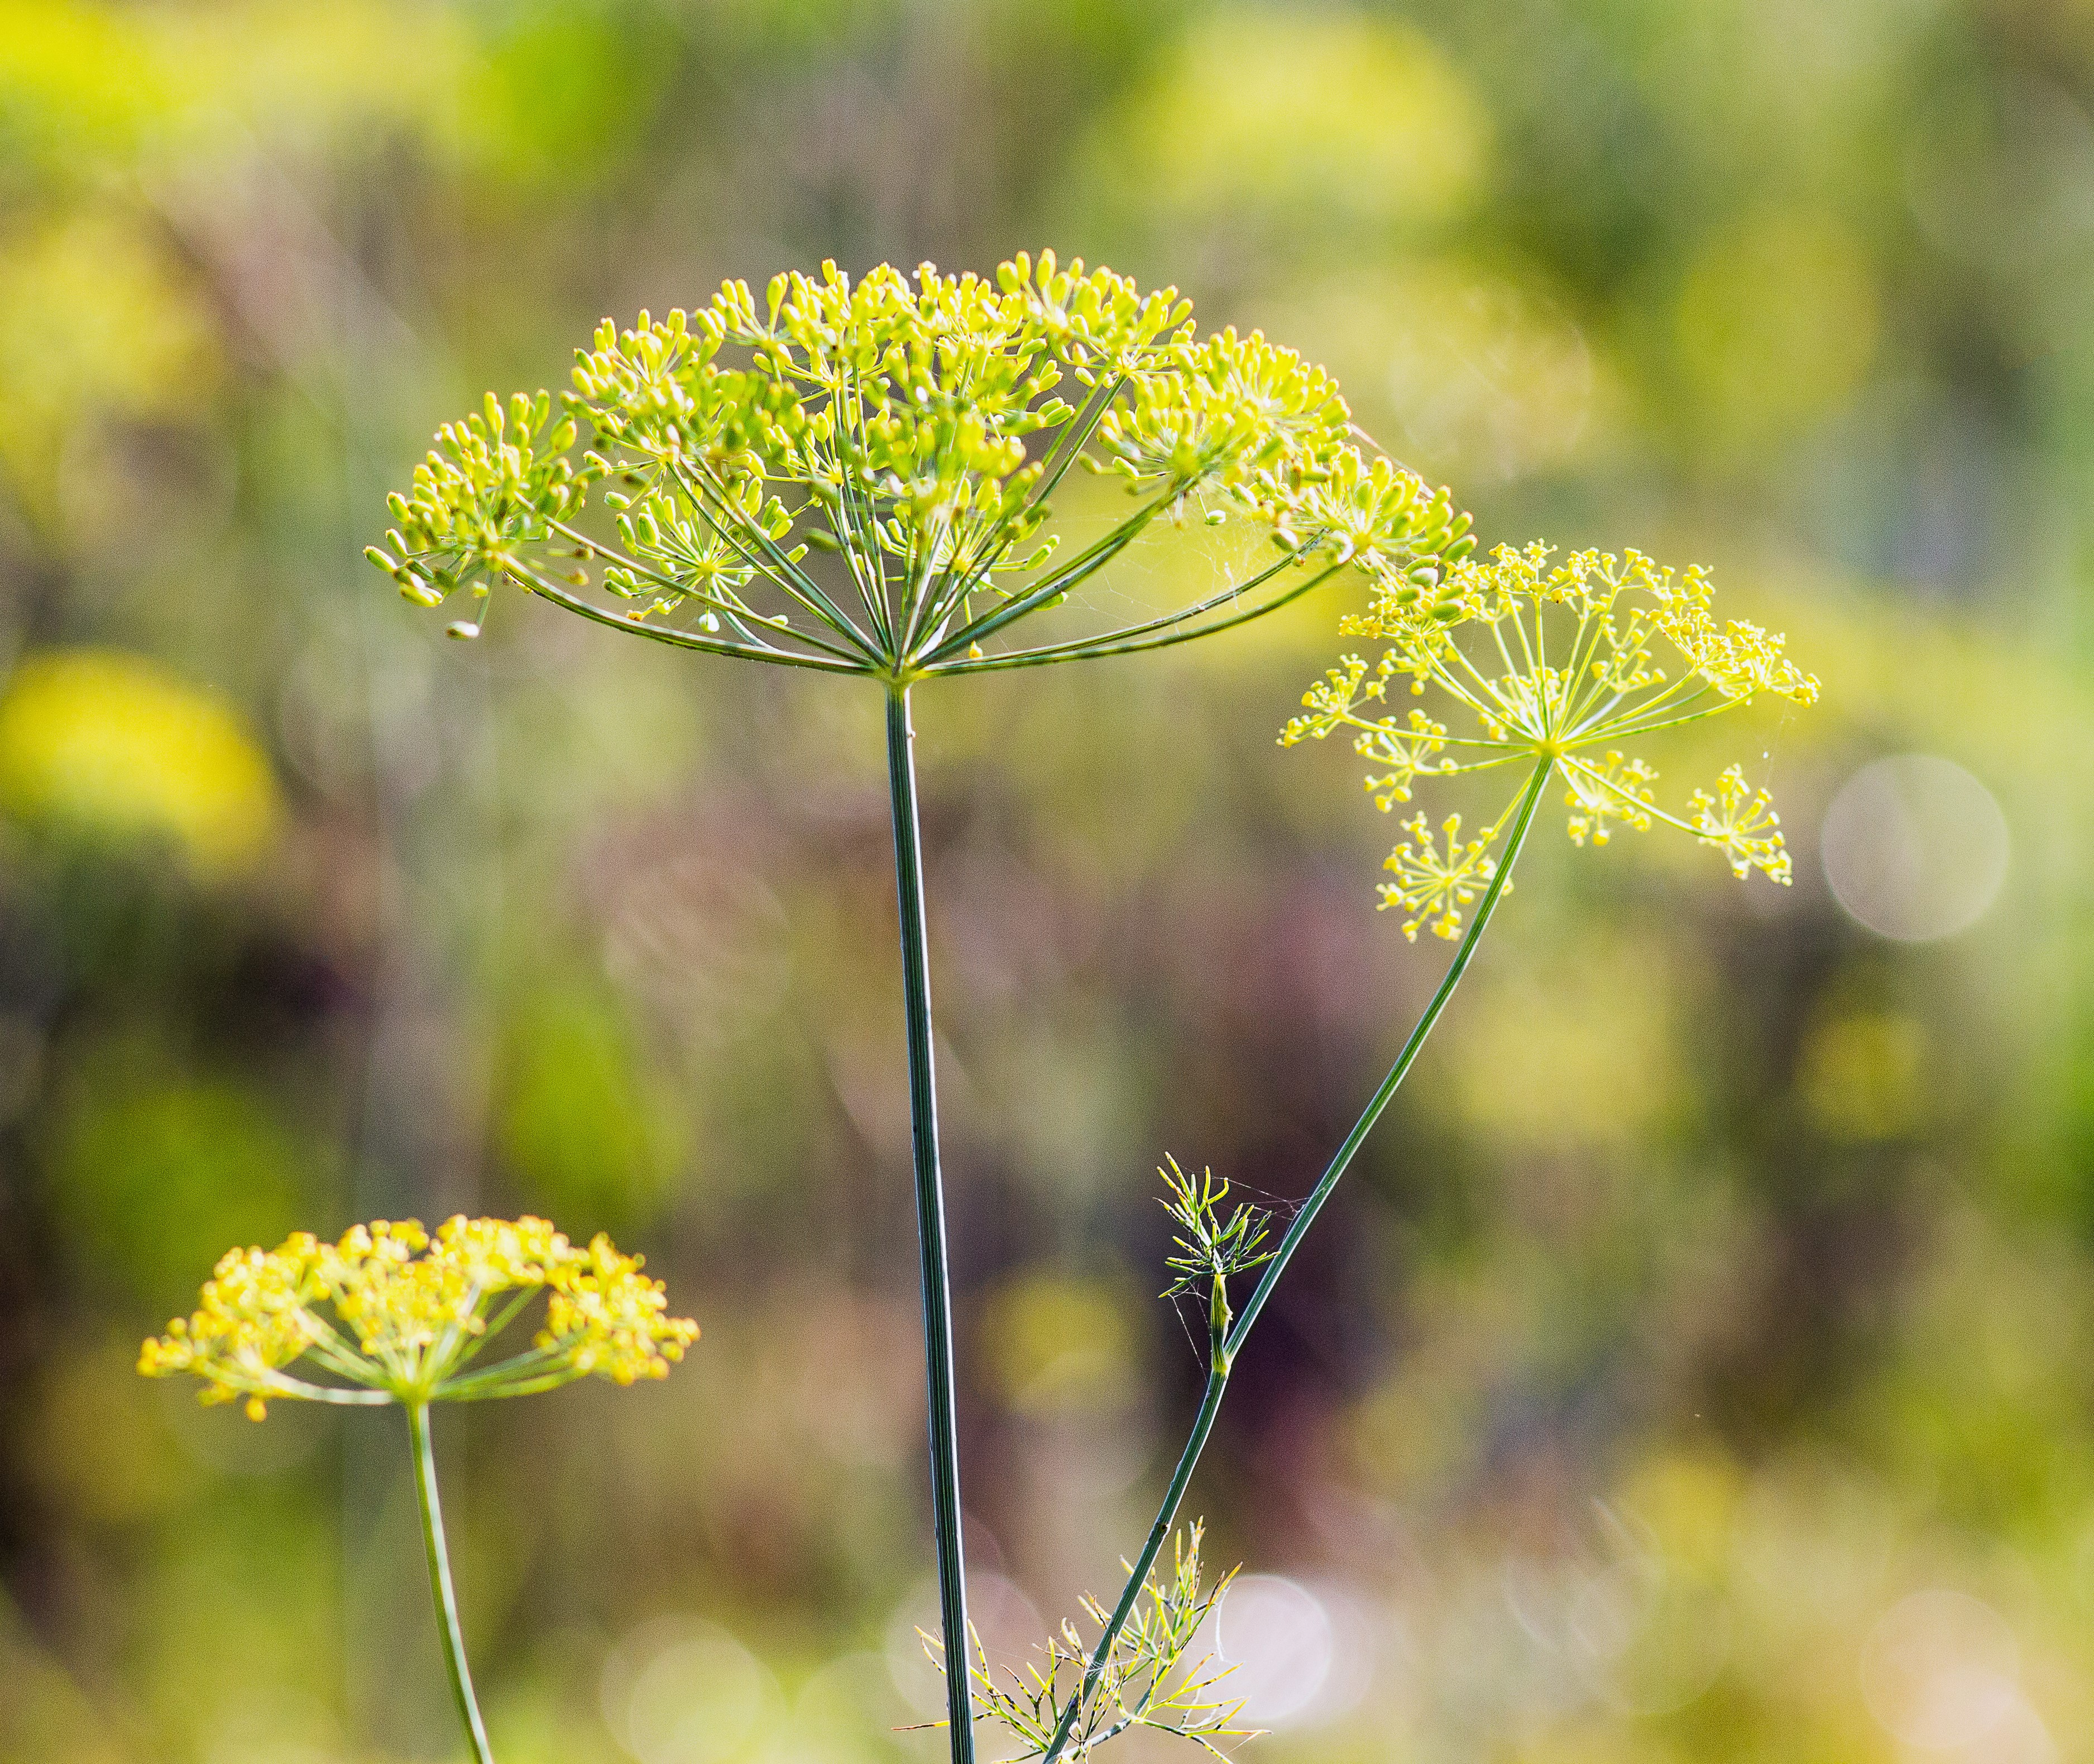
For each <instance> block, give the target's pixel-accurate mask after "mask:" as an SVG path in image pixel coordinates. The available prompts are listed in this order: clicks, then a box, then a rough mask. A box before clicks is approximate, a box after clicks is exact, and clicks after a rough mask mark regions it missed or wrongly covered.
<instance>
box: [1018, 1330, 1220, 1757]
mask: <svg viewBox="0 0 2094 1764" xmlns="http://www.w3.org/2000/svg"><path fill="white" fill-rule="evenodd" d="M1228 1383H1229V1368H1228V1362H1227V1361H1226V1360H1217V1361H1216V1362H1214V1364H1212V1365H1210V1366H1209V1367H1208V1369H1207V1394H1206V1397H1205V1399H1204V1400H1202V1401H1201V1404H1200V1412H1199V1414H1197V1415H1196V1416H1194V1417H1193V1431H1192V1432H1191V1433H1189V1434H1188V1435H1187V1436H1186V1439H1185V1449H1184V1451H1182V1452H1180V1453H1179V1454H1178V1467H1177V1469H1175V1471H1172V1472H1171V1486H1170V1487H1169V1488H1166V1490H1165V1491H1164V1493H1163V1504H1162V1505H1161V1506H1159V1507H1158V1509H1157V1510H1156V1523H1154V1524H1153V1525H1152V1526H1150V1527H1149V1539H1148V1541H1147V1542H1145V1544H1143V1545H1142V1546H1141V1553H1140V1555H1139V1556H1137V1557H1136V1558H1135V1559H1134V1562H1133V1565H1132V1566H1131V1567H1129V1568H1128V1570H1127V1584H1126V1585H1125V1586H1124V1587H1123V1588H1121V1589H1120V1595H1119V1605H1116V1606H1115V1607H1114V1610H1113V1614H1112V1621H1111V1622H1110V1623H1107V1624H1106V1632H1105V1634H1104V1635H1103V1636H1100V1637H1099V1638H1098V1645H1097V1651H1096V1652H1094V1653H1093V1654H1092V1655H1091V1663H1090V1664H1089V1665H1088V1666H1086V1667H1084V1682H1083V1685H1082V1688H1080V1689H1079V1690H1078V1692H1076V1694H1075V1696H1074V1697H1071V1698H1070V1699H1069V1706H1068V1707H1067V1709H1065V1710H1062V1719H1061V1722H1060V1723H1059V1725H1058V1726H1057V1727H1055V1729H1054V1739H1053V1740H1052V1741H1051V1742H1050V1743H1049V1745H1048V1747H1047V1750H1046V1752H1045V1754H1044V1757H1043V1764H1054V1760H1055V1759H1057V1758H1058V1757H1060V1756H1061V1755H1062V1747H1064V1746H1065V1745H1067V1744H1068V1743H1069V1730H1070V1729H1071V1727H1075V1724H1076V1717H1077V1715H1078V1714H1079V1713H1080V1712H1081V1710H1082V1709H1083V1707H1084V1705H1085V1704H1086V1703H1088V1701H1090V1700H1091V1692H1092V1691H1093V1689H1094V1688H1096V1686H1097V1682H1098V1679H1099V1677H1100V1675H1101V1674H1102V1673H1103V1672H1104V1671H1105V1669H1106V1662H1107V1661H1108V1660H1110V1658H1112V1651H1113V1644H1114V1643H1115V1642H1116V1641H1118V1640H1119V1632H1120V1631H1122V1630H1123V1629H1124V1628H1126V1627H1127V1618H1130V1617H1131V1616H1132V1615H1133V1614H1134V1603H1135V1601H1136V1599H1138V1598H1140V1597H1141V1589H1142V1588H1143V1587H1144V1586H1145V1585H1147V1584H1148V1582H1149V1570H1150V1569H1151V1568H1153V1566H1155V1565H1156V1553H1157V1552H1158V1550H1160V1549H1162V1547H1163V1540H1164V1539H1165V1538H1166V1537H1168V1536H1170V1535H1171V1520H1173V1519H1175V1518H1176V1517H1177V1516H1178V1503H1179V1502H1180V1501H1182V1500H1184V1498H1185V1487H1186V1484H1188V1483H1189V1482H1191V1481H1192V1479H1193V1470H1194V1468H1195V1467H1196V1466H1197V1465H1198V1463H1199V1462H1200V1454H1201V1452H1203V1451H1205V1450H1206V1446H1207V1436H1208V1435H1209V1434H1210V1433H1211V1432H1214V1417H1215V1416H1216V1415H1218V1414H1220V1413H1221V1410H1222V1393H1223V1391H1225V1390H1227V1388H1228Z"/></svg>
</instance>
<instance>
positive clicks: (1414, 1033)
mask: <svg viewBox="0 0 2094 1764" xmlns="http://www.w3.org/2000/svg"><path fill="white" fill-rule="evenodd" d="M1553 767H1554V762H1553V759H1552V758H1550V757H1549V756H1548V755H1545V754H1544V756H1543V757H1542V758H1541V760H1540V763H1538V764H1536V767H1535V768H1534V771H1533V775H1532V776H1531V777H1530V778H1529V780H1527V790H1526V793H1524V794H1523V796H1522V797H1520V799H1519V806H1518V813H1517V815H1515V817H1514V821H1513V824H1512V828H1511V831H1510V834H1509V836H1507V839H1506V841H1505V861H1504V862H1502V863H1501V864H1500V865H1499V866H1498V867H1497V871H1496V873H1495V874H1494V875H1492V877H1491V880H1490V882H1489V884H1488V886H1487V887H1486V888H1485V889H1484V895H1483V898H1482V899H1481V900H1480V901H1479V902H1478V903H1477V906H1476V911H1475V917H1474V918H1473V919H1471V922H1470V924H1469V928H1468V930H1467V932H1466V934H1465V935H1464V936H1463V937H1462V941H1461V945H1460V947H1459V948H1458V949H1456V950H1455V952H1454V957H1453V960H1452V961H1451V962H1449V963H1448V964H1447V971H1446V973H1445V975H1442V976H1441V977H1440V984H1439V986H1438V988H1436V990H1435V991H1434V993H1433V994H1432V997H1431V1001H1430V1002H1429V1003H1427V1006H1426V1007H1425V1009H1424V1010H1423V1013H1422V1014H1421V1015H1419V1017H1418V1021H1417V1023H1415V1024H1414V1026H1413V1028H1412V1029H1411V1032H1410V1036H1409V1037H1408V1038H1407V1039H1406V1040H1405V1042H1404V1044H1403V1048H1402V1051H1401V1052H1400V1053H1399V1054H1397V1057H1396V1063H1395V1064H1394V1065H1393V1066H1392V1067H1390V1068H1389V1071H1388V1076H1387V1077H1386V1078H1384V1079H1383V1080H1382V1081H1381V1084H1380V1086H1379V1088H1377V1089H1376V1090H1375V1093H1374V1095H1373V1097H1371V1098H1370V1099H1369V1100H1368V1102H1367V1106H1366V1108H1365V1109H1364V1110H1362V1111H1361V1113H1360V1117H1359V1119H1358V1120H1357V1121H1355V1122H1354V1123H1353V1127H1352V1131H1351V1132H1349V1133H1347V1134H1346V1135H1345V1139H1344V1141H1342V1142H1341V1143H1340V1145H1339V1147H1338V1149H1337V1151H1336V1154H1333V1156H1332V1159H1331V1162H1330V1163H1329V1165H1328V1166H1327V1167H1326V1168H1325V1170H1324V1171H1323V1175H1322V1176H1321V1177H1320V1178H1319V1180H1318V1181H1317V1184H1316V1186H1315V1187H1314V1188H1312V1189H1311V1190H1310V1193H1309V1196H1308V1198H1307V1199H1306V1200H1305V1201H1303V1202H1302V1203H1301V1209H1300V1210H1299V1211H1297V1213H1296V1214H1295V1215H1294V1218H1293V1219H1292V1222H1291V1223H1289V1224H1288V1227H1287V1230H1286V1232H1284V1234H1283V1236H1281V1238H1280V1240H1279V1245H1278V1247H1277V1248H1276V1249H1274V1251H1273V1252H1272V1253H1271V1257H1270V1258H1269V1259H1267V1260H1266V1262H1265V1264H1264V1267H1265V1271H1264V1273H1263V1274H1262V1275H1261V1276H1260V1277H1259V1280H1258V1284H1257V1286H1256V1287H1254V1288H1253V1289H1252V1292H1251V1296H1250V1298H1249V1301H1247V1302H1246V1303H1245V1306H1244V1308H1243V1312H1242V1314H1240V1316H1236V1317H1234V1318H1233V1319H1232V1317H1231V1314H1230V1311H1229V1307H1228V1301H1227V1289H1226V1287H1225V1285H1224V1284H1223V1279H1222V1277H1221V1275H1219V1273H1218V1274H1217V1275H1216V1276H1215V1279H1214V1295H1213V1298H1212V1301H1211V1302H1210V1306H1209V1312H1208V1314H1209V1319H1210V1320H1209V1338H1208V1349H1207V1388H1206V1394H1205V1395H1204V1396H1203V1397H1201V1401H1200V1409H1199V1412H1198V1414H1196V1415H1195V1416H1194V1417H1193V1426H1192V1430H1191V1432H1188V1434H1187V1435H1186V1438H1185V1445H1184V1449H1183V1450H1182V1451H1180V1453H1179V1454H1178V1464H1177V1467H1176V1468H1175V1470H1174V1471H1172V1472H1171V1481H1170V1484H1169V1486H1168V1487H1166V1488H1165V1490H1164V1492H1163V1499H1162V1503H1161V1504H1160V1505H1158V1508H1157V1510H1156V1522H1155V1523H1154V1524H1153V1525H1152V1526H1150V1527H1149V1536H1148V1537H1147V1538H1146V1540H1144V1542H1143V1544H1142V1546H1141V1553H1140V1555H1138V1556H1137V1557H1136V1558H1135V1559H1134V1561H1133V1562H1132V1565H1131V1566H1129V1568H1128V1570H1127V1582H1126V1584H1125V1586H1124V1587H1123V1589H1122V1591H1121V1593H1120V1597H1119V1604H1118V1605H1115V1606H1114V1609H1113V1614H1112V1617H1111V1618H1110V1621H1109V1622H1108V1623H1106V1627H1105V1631H1104V1633H1103V1634H1101V1636H1099V1637H1098V1645H1097V1648H1096V1649H1095V1650H1094V1651H1093V1653H1092V1655H1091V1661H1090V1664H1089V1666H1088V1667H1086V1668H1085V1670H1084V1679H1083V1684H1082V1688H1081V1689H1080V1691H1079V1692H1078V1693H1077V1694H1076V1695H1075V1697H1071V1699H1070V1700H1069V1704H1068V1707H1067V1709H1066V1710H1064V1711H1063V1713H1062V1719H1061V1723H1060V1724H1059V1726H1058V1727H1057V1729H1056V1731H1055V1734H1054V1740H1053V1741H1052V1743H1051V1744H1049V1746H1048V1748H1047V1749H1046V1751H1045V1754H1044V1757H1043V1759H1042V1764H1057V1761H1058V1760H1059V1759H1060V1758H1061V1757H1062V1755H1063V1753H1064V1750H1065V1749H1066V1748H1067V1744H1068V1741H1069V1736H1070V1733H1071V1731H1072V1730H1073V1729H1074V1727H1075V1724H1076V1721H1077V1718H1078V1717H1079V1716H1080V1714H1082V1712H1083V1710H1084V1706H1085V1704H1086V1703H1087V1701H1088V1699H1089V1698H1090V1697H1091V1696H1092V1695H1093V1692H1094V1691H1095V1689H1096V1687H1097V1683H1098V1680H1099V1679H1100V1678H1101V1676H1102V1675H1103V1674H1104V1672H1105V1670H1106V1663H1107V1662H1109V1661H1110V1659H1111V1658H1112V1655H1113V1650H1114V1648H1115V1647H1117V1646H1118V1645H1119V1638H1120V1633H1121V1631H1123V1629H1124V1628H1125V1627H1126V1626H1127V1619H1128V1618H1129V1617H1130V1616H1131V1615H1132V1613H1133V1610H1134V1607H1135V1602H1136V1599H1137V1598H1138V1597H1140V1592H1141V1588H1142V1587H1143V1585H1144V1584H1145V1583H1146V1581H1147V1579H1148V1577H1149V1571H1150V1570H1151V1569H1152V1568H1153V1566H1155V1562H1156V1558H1157V1554H1158V1552H1159V1551H1160V1550H1161V1549H1162V1547H1163V1540H1164V1539H1165V1538H1166V1537H1168V1536H1170V1535H1171V1525H1172V1523H1173V1522H1174V1521H1175V1519H1176V1518H1177V1514H1178V1508H1179V1505H1180V1502H1181V1501H1184V1498H1185V1490H1186V1488H1188V1486H1189V1485H1190V1484H1191V1483H1192V1480H1193V1471H1194V1470H1195V1469H1197V1467H1198V1465H1199V1462H1200V1456H1201V1453H1203V1452H1204V1451H1205V1450H1206V1446H1207V1437H1208V1436H1209V1435H1210V1434H1211V1433H1212V1432H1214V1419H1215V1417H1216V1416H1218V1415H1219V1414H1220V1413H1221V1408H1222V1398H1223V1396H1224V1395H1225V1394H1226V1393H1227V1389H1228V1381H1229V1372H1230V1370H1231V1368H1232V1366H1234V1364H1235V1362H1236V1355H1237V1354H1238V1353H1240V1352H1241V1351H1242V1349H1243V1345H1244V1343H1245V1340H1247V1339H1248V1338H1249V1335H1250V1332H1251V1330H1252V1329H1253V1327H1255V1326H1256V1324H1257V1323H1258V1314H1259V1313H1260V1312H1261V1311H1262V1310H1264V1309H1265V1305H1266V1300H1267V1299H1269V1298H1270V1297H1271V1296H1272V1289H1273V1288H1275V1286H1277V1285H1278V1284H1279V1279H1280V1276H1281V1275H1284V1273H1285V1272H1286V1271H1287V1264H1288V1262H1290V1261H1291V1260H1292V1259H1293V1256H1294V1253H1295V1251H1296V1250H1297V1249H1300V1248H1301V1240H1302V1239H1303V1238H1305V1237H1306V1236H1308V1235H1309V1228H1310V1227H1311V1226H1312V1225H1314V1223H1315V1222H1316V1215H1317V1214H1319V1213H1320V1212H1321V1211H1322V1210H1323V1204H1324V1202H1325V1201H1328V1200H1329V1199H1330V1197H1331V1196H1332V1193H1333V1192H1334V1191H1335V1190H1336V1188H1337V1186H1338V1180H1339V1179H1340V1177H1341V1176H1343V1175H1345V1170H1346V1167H1348V1166H1349V1164H1350V1163H1351V1162H1352V1161H1353V1157H1354V1155H1355V1154H1357V1153H1358V1150H1359V1149H1360V1147H1361V1146H1362V1145H1363V1144H1365V1143H1366V1136H1367V1135H1368V1134H1369V1133H1371V1132H1373V1131H1374V1127H1375V1123H1376V1122H1377V1121H1379V1119H1381V1115H1382V1111H1383V1110H1385V1109H1386V1108H1388V1106H1389V1103H1390V1102H1391V1101H1392V1100H1393V1098H1394V1097H1395V1096H1396V1093H1397V1090H1398V1089H1399V1088H1401V1086H1402V1084H1403V1080H1405V1077H1407V1076H1408V1075H1409V1074H1410V1068H1411V1067H1412V1065H1413V1064H1414V1063H1415V1062H1416V1061H1417V1058H1418V1053H1419V1050H1420V1049H1423V1047H1424V1045H1425V1041H1426V1037H1427V1036H1429V1035H1431V1032H1432V1030H1433V1028H1434V1026H1435V1025H1436V1024H1437V1023H1438V1022H1439V1021H1440V1014H1441V1013H1442V1012H1444V1011H1445V1010H1446V1008H1447V1005H1448V1001H1449V1000H1450V999H1452V998H1453V996H1454V988H1456V987H1457V986H1458V985H1460V984H1461V983H1462V975H1463V974H1464V973H1466V971H1468V966H1469V962H1470V961H1471V958H1473V957H1474V956H1475V953H1476V945H1478V944H1479V942H1480V941H1482V939H1483V934H1484V927H1485V926H1486V925H1488V923H1490V921H1491V915H1492V913H1494V912H1495V911H1497V904H1498V901H1499V898H1500V897H1501V896H1502V895H1503V894H1504V893H1505V889H1506V887H1507V885H1508V884H1510V881H1511V880H1512V869H1513V865H1514V862H1515V861H1516V860H1517V859H1518V856H1519V853H1520V848H1521V847H1522V846H1523V845H1525V844H1526V842H1527V828H1529V826H1530V825H1531V823H1532V822H1533V819H1534V814H1535V810H1536V809H1537V808H1539V807H1540V805H1541V798H1542V795H1543V793H1544V792H1545V791H1546V790H1547V789H1548V788H1549V774H1550V772H1551V771H1553ZM1174 1265H1175V1264H1174Z"/></svg>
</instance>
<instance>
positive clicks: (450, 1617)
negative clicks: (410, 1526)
mask: <svg viewBox="0 0 2094 1764" xmlns="http://www.w3.org/2000/svg"><path fill="white" fill-rule="evenodd" d="M406 1407H407V1433H408V1436H409V1438H410V1439H411V1440H413V1442H414V1447H415V1493H416V1494H417V1495H418V1496H419V1497H420V1505H421V1509H422V1546H423V1548H424V1550H425V1551H426V1552H427V1553H428V1558H429V1591H430V1592H432V1594H433V1595H434V1596H435V1598H436V1601H437V1631H438V1632H439V1633H440V1634H441V1636H442V1637H443V1643H444V1666H445V1670H446V1671H448V1672H449V1673H450V1681H451V1698H452V1700H453V1701H454V1702H456V1703H457V1705H458V1719H459V1720H461V1721H463V1723H465V1733H466V1738H467V1740H468V1741H469V1742H471V1746H472V1755H473V1761H474V1764H494V1753H493V1752H492V1751H491V1750H489V1748H488V1744H487V1729H486V1728H485V1727H483V1726H482V1725H481V1724H480V1705H479V1704H478V1703H476V1702H475V1701H473V1695H472V1674H471V1671H470V1670H469V1669H468V1668H467V1666H466V1661H465V1636H464V1634H463V1631H461V1630H460V1629H459V1627H458V1597H457V1595H456V1593H455V1592H453V1591H452V1588H451V1562H450V1554H449V1553H447V1552H446V1551H445V1548H444V1511H443V1508H442V1506H441V1504H440V1503H439V1502H438V1501H437V1454H436V1450H435V1448H434V1447H433V1446H432V1445H431V1444H430V1440H429V1408H428V1404H427V1403H420V1402H411V1403H409V1404H408V1405H407V1406H406Z"/></svg>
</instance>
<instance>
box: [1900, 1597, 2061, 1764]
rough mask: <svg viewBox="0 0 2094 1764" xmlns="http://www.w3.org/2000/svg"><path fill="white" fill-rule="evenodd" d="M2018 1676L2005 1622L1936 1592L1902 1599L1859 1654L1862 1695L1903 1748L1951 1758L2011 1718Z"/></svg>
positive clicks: (2017, 1702)
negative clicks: (1921, 1750) (1914, 1748)
mask: <svg viewBox="0 0 2094 1764" xmlns="http://www.w3.org/2000/svg"><path fill="white" fill-rule="evenodd" d="M2020 1670H2021V1649H2020V1648H2019V1646H2018V1644H2017V1643H2016V1641H2015V1640H2014V1631H2013V1630H2012V1629H2011V1628H2010V1627H2009V1626H2008V1623H2007V1620H2006V1619H2005V1618H2004V1617H2002V1616H2001V1615H2000V1614H1999V1613H1998V1612H1997V1611H1996V1610H1993V1609H1992V1606H1991V1605H1987V1604H1985V1603H1983V1601H1980V1600H1978V1599H1974V1598H1972V1597H1970V1595H1969V1594H1968V1593H1966V1592H1952V1591H1950V1590H1949V1589H1948V1588H1945V1587H1935V1588H1930V1589H1928V1590H1927V1591H1926V1592H1915V1593H1914V1594H1912V1595H1911V1597H1909V1598H1905V1599H1902V1600H1901V1601H1899V1602H1898V1603H1897V1604H1896V1605H1892V1607H1891V1609H1890V1610H1888V1612H1886V1613H1885V1614H1884V1615H1883V1618H1882V1620H1881V1621H1880V1622H1879V1623H1877V1625H1876V1627H1875V1630H1874V1631H1872V1632H1871V1633H1870V1636H1869V1640H1868V1644H1867V1645H1866V1647H1865V1648H1864V1649H1863V1650H1862V1696H1863V1697H1864V1698H1865V1699H1866V1701H1867V1703H1868V1705H1869V1712H1870V1714H1873V1715H1874V1716H1875V1718H1876V1719H1877V1720H1878V1721H1879V1722H1881V1723H1883V1726H1884V1727H1885V1728H1886V1729H1888V1731H1890V1732H1892V1733H1893V1734H1895V1735H1896V1736H1897V1737H1898V1738H1899V1739H1901V1740H1904V1741H1905V1744H1908V1745H1914V1746H1918V1747H1921V1748H1922V1749H1925V1750H1927V1751H1930V1752H1956V1751H1960V1750H1961V1749H1963V1748H1965V1747H1967V1746H1970V1745H1971V1744H1973V1743H1974V1742H1975V1741H1977V1740H1983V1739H1984V1738H1985V1737H1986V1736H1988V1735H1990V1734H1992V1732H1994V1731H1996V1729H1998V1728H2000V1727H2002V1726H2003V1725H2004V1724H2005V1723H2007V1722H2008V1721H2009V1719H2010V1718H2012V1717H2013V1716H2014V1713H2015V1711H2016V1710H2017V1709H2018V1707H2020V1706H2021V1701H2022V1698H2021V1692H2020V1689H2019V1688H2018V1677H2019V1674H2020ZM1988 1755H1989V1753H1988Z"/></svg>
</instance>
